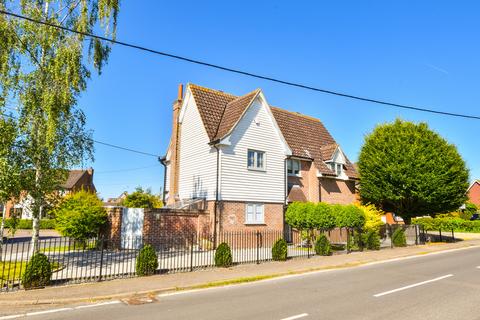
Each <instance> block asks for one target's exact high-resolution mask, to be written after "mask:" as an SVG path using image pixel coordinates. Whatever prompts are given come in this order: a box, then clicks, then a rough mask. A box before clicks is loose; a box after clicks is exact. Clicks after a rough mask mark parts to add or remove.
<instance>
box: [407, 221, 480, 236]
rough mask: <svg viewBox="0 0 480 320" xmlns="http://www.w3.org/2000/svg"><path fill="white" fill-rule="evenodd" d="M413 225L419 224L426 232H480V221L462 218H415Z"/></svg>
mask: <svg viewBox="0 0 480 320" xmlns="http://www.w3.org/2000/svg"><path fill="white" fill-rule="evenodd" d="M412 223H413V224H418V225H419V226H421V227H422V228H423V229H424V230H425V231H437V230H454V231H457V232H479V233H480V221H479V220H474V221H470V220H464V219H461V218H448V217H445V218H428V217H427V218H414V219H412Z"/></svg>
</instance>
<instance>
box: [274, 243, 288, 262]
mask: <svg viewBox="0 0 480 320" xmlns="http://www.w3.org/2000/svg"><path fill="white" fill-rule="evenodd" d="M272 259H273V260H274V261H285V260H287V242H286V241H285V240H284V239H278V240H277V241H276V242H275V243H274V244H273V247H272Z"/></svg>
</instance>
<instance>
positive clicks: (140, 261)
mask: <svg viewBox="0 0 480 320" xmlns="http://www.w3.org/2000/svg"><path fill="white" fill-rule="evenodd" d="M157 268H158V257H157V253H156V252H155V249H154V248H153V247H152V246H151V245H149V244H147V245H146V246H144V247H143V248H142V249H141V250H140V253H139V254H138V257H137V262H136V273H137V276H150V275H152V274H154V273H155V270H157Z"/></svg>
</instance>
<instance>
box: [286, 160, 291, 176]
mask: <svg viewBox="0 0 480 320" xmlns="http://www.w3.org/2000/svg"><path fill="white" fill-rule="evenodd" d="M287 173H289V174H291V173H292V160H287Z"/></svg>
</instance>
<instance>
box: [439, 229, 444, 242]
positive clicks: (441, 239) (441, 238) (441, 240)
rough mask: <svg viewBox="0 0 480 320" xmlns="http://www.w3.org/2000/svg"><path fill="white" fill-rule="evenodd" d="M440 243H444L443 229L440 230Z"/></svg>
mask: <svg viewBox="0 0 480 320" xmlns="http://www.w3.org/2000/svg"><path fill="white" fill-rule="evenodd" d="M440 242H443V237H442V229H440Z"/></svg>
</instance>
